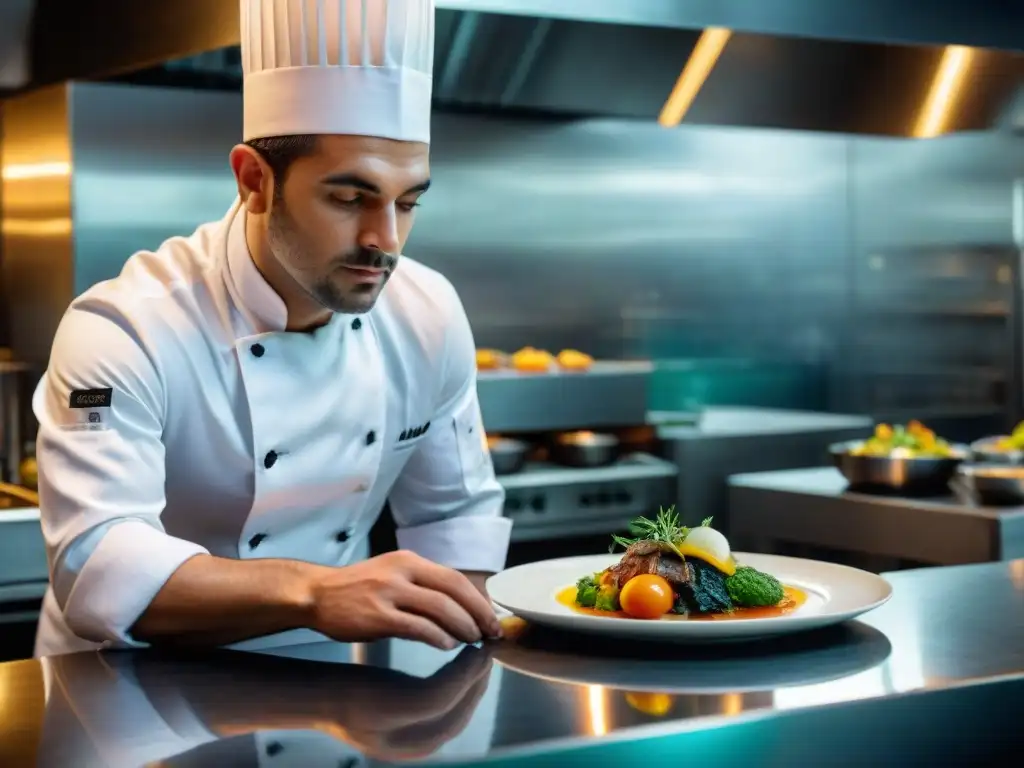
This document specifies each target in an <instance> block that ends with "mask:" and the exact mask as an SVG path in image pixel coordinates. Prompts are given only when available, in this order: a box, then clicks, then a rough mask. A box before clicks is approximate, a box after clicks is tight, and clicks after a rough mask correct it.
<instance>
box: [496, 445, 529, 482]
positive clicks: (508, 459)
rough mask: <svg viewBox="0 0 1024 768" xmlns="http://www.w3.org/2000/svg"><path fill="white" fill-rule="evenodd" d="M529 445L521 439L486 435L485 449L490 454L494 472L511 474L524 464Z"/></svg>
mask: <svg viewBox="0 0 1024 768" xmlns="http://www.w3.org/2000/svg"><path fill="white" fill-rule="evenodd" d="M529 448H530V447H529V446H528V445H527V444H526V443H524V442H522V441H521V440H513V439H512V438H509V437H488V438H487V450H488V451H489V452H490V454H491V463H492V464H493V465H494V474H496V475H513V474H515V473H516V472H519V471H520V470H521V469H522V468H523V466H524V465H525V464H526V454H527V451H529Z"/></svg>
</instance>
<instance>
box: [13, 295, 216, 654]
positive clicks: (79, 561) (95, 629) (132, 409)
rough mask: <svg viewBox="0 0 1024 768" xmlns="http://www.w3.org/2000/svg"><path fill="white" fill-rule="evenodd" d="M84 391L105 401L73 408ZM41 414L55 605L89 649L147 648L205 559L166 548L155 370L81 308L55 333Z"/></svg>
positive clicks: (106, 318) (180, 544) (179, 547)
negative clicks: (148, 618)
mask: <svg viewBox="0 0 1024 768" xmlns="http://www.w3.org/2000/svg"><path fill="white" fill-rule="evenodd" d="M102 309H105V310H109V307H103V308H102ZM82 390H87V391H89V392H105V393H106V396H105V399H102V398H101V399H100V400H98V401H97V404H95V405H90V406H89V407H86V408H81V407H73V405H75V404H76V403H78V401H77V399H76V401H75V403H73V402H72V398H73V396H74V395H73V393H76V392H78V393H80V392H81V391H82ZM78 404H80V403H78ZM33 410H34V412H35V415H36V418H37V420H38V422H39V434H38V437H37V440H36V450H37V458H38V462H39V497H40V519H41V523H42V531H43V538H44V540H45V543H46V549H47V557H48V560H49V565H50V581H51V585H52V588H53V593H54V597H55V598H56V602H57V604H58V606H60V608H61V610H62V612H63V615H64V619H65V621H66V623H67V625H68V627H69V628H70V630H71V631H72V632H74V633H75V634H76V635H77V636H79V637H81V638H82V639H84V640H90V641H93V642H108V643H111V644H114V645H140V644H139V643H136V642H135V641H133V640H132V638H131V636H130V628H131V626H132V625H133V624H134V623H135V621H136V620H137V619H138V618H139V616H140V615H141V614H142V613H143V612H144V611H145V609H146V607H147V606H148V605H149V603H150V601H151V600H152V599H153V597H154V596H155V595H156V593H157V592H158V591H159V590H160V588H161V587H162V586H163V585H164V583H165V582H166V581H167V579H168V578H170V576H171V574H172V573H174V571H175V570H176V569H177V568H178V567H179V566H180V565H181V564H182V563H183V562H184V561H185V560H187V559H189V558H190V557H192V556H194V555H196V554H203V553H205V552H206V550H205V549H204V548H203V547H201V546H199V545H197V544H195V543H192V542H188V541H184V540H182V539H178V538H175V537H172V536H169V535H168V534H167V533H166V532H165V531H164V528H163V524H162V522H161V517H160V516H161V514H162V513H163V510H164V505H165V495H164V481H165V467H164V459H165V454H164V445H163V439H162V436H163V422H164V399H163V385H162V379H161V377H160V375H159V372H158V370H157V367H156V365H155V363H154V361H153V360H152V359H151V358H150V357H149V355H148V354H147V353H146V351H145V350H144V348H143V345H142V344H141V342H140V340H139V339H138V337H137V336H136V335H135V334H134V333H133V332H132V326H131V324H130V323H129V322H127V321H126V320H125V319H124V318H123V316H118V315H117V314H115V313H113V312H110V311H102V312H98V311H90V310H89V309H84V308H81V307H75V306H73V307H72V308H71V309H70V310H68V313H67V314H66V315H65V317H64V319H63V320H62V321H61V325H60V327H59V328H58V331H57V335H56V337H55V340H54V345H53V351H52V353H51V357H50V364H49V367H48V369H47V371H46V374H45V375H44V377H43V378H42V380H41V381H40V383H39V386H38V387H37V388H36V392H35V395H34V397H33Z"/></svg>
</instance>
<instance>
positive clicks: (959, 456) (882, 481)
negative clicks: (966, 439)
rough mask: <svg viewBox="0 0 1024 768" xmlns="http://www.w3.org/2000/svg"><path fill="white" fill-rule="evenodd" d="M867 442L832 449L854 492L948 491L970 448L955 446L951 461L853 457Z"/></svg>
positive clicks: (837, 465) (834, 458)
mask: <svg viewBox="0 0 1024 768" xmlns="http://www.w3.org/2000/svg"><path fill="white" fill-rule="evenodd" d="M862 442H863V440H850V441H847V442H843V443H835V444H833V445H830V446H829V453H830V454H831V455H832V461H833V462H834V463H835V465H836V468H837V469H838V470H839V471H840V472H841V473H842V475H843V477H845V478H846V481H847V482H848V483H849V484H850V486H851V488H856V489H863V490H876V489H877V490H887V491H900V492H903V493H936V492H943V491H945V490H947V488H948V486H949V481H950V480H952V479H953V475H954V474H955V473H956V469H957V467H958V466H960V464H961V463H962V462H963V461H964V460H966V459H967V457H968V456H969V454H970V450H969V449H968V448H967V446H962V445H954V446H952V449H953V451H954V453H955V455H954V456H952V457H949V458H891V457H888V456H885V457H882V456H858V455H856V454H853V453H851V451H852V450H853V448H854V447H856V446H858V445H860V444H861V443H862Z"/></svg>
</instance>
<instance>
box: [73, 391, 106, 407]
mask: <svg viewBox="0 0 1024 768" xmlns="http://www.w3.org/2000/svg"><path fill="white" fill-rule="evenodd" d="M113 398H114V390H113V388H111V387H107V388H106V389H75V390H72V392H71V398H70V402H69V403H68V405H69V406H70V407H71V408H109V407H110V402H111V400H113Z"/></svg>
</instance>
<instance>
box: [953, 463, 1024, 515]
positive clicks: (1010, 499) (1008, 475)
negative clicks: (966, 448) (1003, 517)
mask: <svg viewBox="0 0 1024 768" xmlns="http://www.w3.org/2000/svg"><path fill="white" fill-rule="evenodd" d="M956 477H957V480H959V481H960V482H961V483H962V484H963V485H964V486H966V487H967V489H968V490H969V491H970V492H971V493H972V494H974V495H975V496H976V497H977V498H978V501H980V502H981V503H982V504H984V505H985V506H993V507H997V506H1007V505H1010V506H1020V505H1022V504H1024V467H1022V466H1019V465H1012V464H1006V463H1003V464H963V465H961V466H960V467H959V468H958V469H957V473H956Z"/></svg>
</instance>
